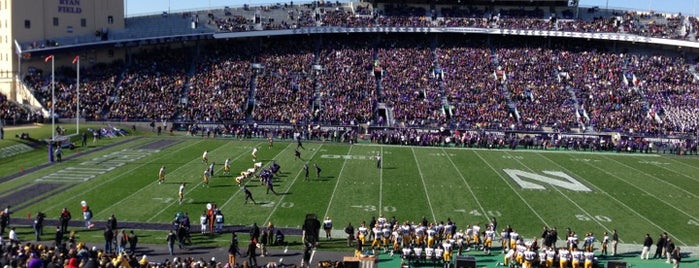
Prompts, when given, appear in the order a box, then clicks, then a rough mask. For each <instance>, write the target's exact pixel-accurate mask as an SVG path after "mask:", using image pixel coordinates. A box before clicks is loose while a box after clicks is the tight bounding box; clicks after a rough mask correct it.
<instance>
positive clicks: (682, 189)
mask: <svg viewBox="0 0 699 268" xmlns="http://www.w3.org/2000/svg"><path fill="white" fill-rule="evenodd" d="M605 158H607V159H609V160H612V161H614V162H616V163H619V165H622V166H625V167H627V168H629V169H633V170H636V171H638V172H641V174H643V175H645V176H646V177H650V178H652V179H654V180H656V181H659V182H662V183H665V184H667V185H669V186H671V187H673V188H675V189H678V190H681V191H684V192H685V193H687V194H689V195H691V196H693V197H694V198H699V196H697V195H695V194H693V193H691V192H689V191H687V190H685V189H684V188H682V187H679V186H677V185H674V184H672V183H669V182H667V181H665V180H661V179H660V178H658V177H656V176H653V175H651V174H648V173H646V172H643V171H642V170H640V169H637V168H634V167H631V166H629V165H627V164H624V163H622V162H619V161H617V160H614V159H612V158H609V157H605ZM646 193H647V192H646Z"/></svg>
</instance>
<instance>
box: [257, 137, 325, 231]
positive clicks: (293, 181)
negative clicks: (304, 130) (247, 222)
mask: <svg viewBox="0 0 699 268" xmlns="http://www.w3.org/2000/svg"><path fill="white" fill-rule="evenodd" d="M322 147H323V144H322V143H321V144H320V146H318V148H317V149H316V150H315V151H313V154H312V155H311V157H310V158H308V160H311V159H313V157H314V156H315V155H316V153H317V152H318V151H320V148H322ZM301 172H303V169H301V170H299V172H298V173H296V176H294V180H292V181H291V183H290V184H289V186H287V187H286V190H285V191H286V192H289V189H291V187H292V186H294V184H295V183H296V180H297V179H298V178H299V176H300V175H301ZM285 197H286V195H282V197H281V198H279V202H277V204H276V205H274V207H273V208H272V211H270V212H269V215H267V219H265V221H264V222H269V220H270V219H272V215H273V214H274V212H275V211H276V210H277V208H278V207H279V206H280V205H281V204H282V201H283V200H284V198H285Z"/></svg>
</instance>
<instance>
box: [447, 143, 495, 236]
mask: <svg viewBox="0 0 699 268" xmlns="http://www.w3.org/2000/svg"><path fill="white" fill-rule="evenodd" d="M442 152H444V154H445V155H446V156H447V159H449V163H451V165H452V166H453V167H454V169H455V170H456V173H458V174H459V177H461V180H462V181H464V184H465V185H466V188H467V189H468V191H469V192H470V193H471V196H473V199H474V200H476V204H478V207H479V208H480V209H481V212H483V217H484V218H485V219H486V220H490V219H488V213H487V212H486V211H485V208H483V205H482V204H481V201H479V200H478V197H476V193H474V192H473V189H471V185H469V184H468V181H466V177H464V175H463V174H462V173H461V170H459V168H458V167H456V164H455V163H454V160H452V159H451V156H449V154H448V153H447V151H445V150H444V148H442ZM496 231H497V230H496Z"/></svg>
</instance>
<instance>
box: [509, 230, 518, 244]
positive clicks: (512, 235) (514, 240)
mask: <svg viewBox="0 0 699 268" xmlns="http://www.w3.org/2000/svg"><path fill="white" fill-rule="evenodd" d="M517 240H519V234H518V233H517V231H515V230H512V232H510V248H515V247H516V246H517Z"/></svg>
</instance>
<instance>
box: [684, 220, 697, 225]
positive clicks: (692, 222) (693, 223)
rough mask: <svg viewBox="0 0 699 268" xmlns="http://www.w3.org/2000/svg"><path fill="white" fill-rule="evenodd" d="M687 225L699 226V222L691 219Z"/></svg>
mask: <svg viewBox="0 0 699 268" xmlns="http://www.w3.org/2000/svg"><path fill="white" fill-rule="evenodd" d="M687 224H689V225H696V226H699V221H697V220H692V219H690V220H689V221H688V222H687Z"/></svg>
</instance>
